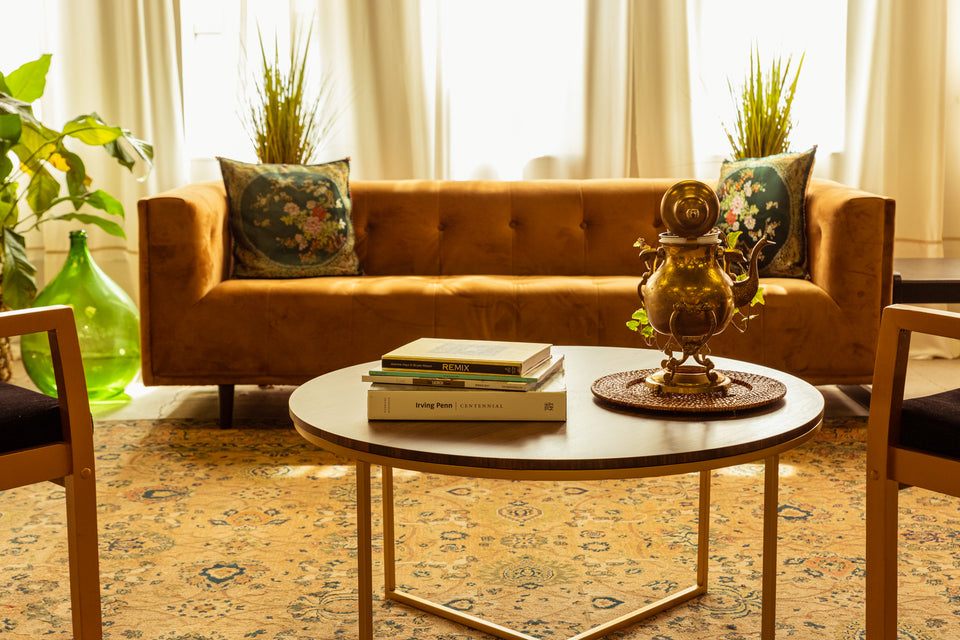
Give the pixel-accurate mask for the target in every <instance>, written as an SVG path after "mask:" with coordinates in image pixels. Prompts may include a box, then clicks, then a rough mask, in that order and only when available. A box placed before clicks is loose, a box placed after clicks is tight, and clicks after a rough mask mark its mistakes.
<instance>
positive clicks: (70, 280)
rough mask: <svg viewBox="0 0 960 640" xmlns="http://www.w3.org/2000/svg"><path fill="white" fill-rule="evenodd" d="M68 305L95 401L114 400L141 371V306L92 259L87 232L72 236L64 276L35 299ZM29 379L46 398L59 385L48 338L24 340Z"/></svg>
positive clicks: (34, 336) (37, 304) (22, 348)
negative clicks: (71, 310)
mask: <svg viewBox="0 0 960 640" xmlns="http://www.w3.org/2000/svg"><path fill="white" fill-rule="evenodd" d="M51 304H65V305H69V306H70V307H72V308H73V315H74V317H75V318H76V321H77V336H78V338H79V340H80V355H81V357H82V358H83V373H84V376H85V377H86V380H87V394H88V396H89V398H90V401H91V402H97V401H111V400H112V401H116V400H118V399H120V398H118V396H121V395H122V394H123V391H124V388H125V387H126V386H127V385H128V384H129V383H130V382H132V381H133V379H134V378H135V377H136V375H137V372H138V371H140V321H139V314H138V312H137V307H136V305H134V303H133V300H131V299H130V296H128V295H127V294H126V292H125V291H124V290H123V289H121V288H120V287H119V286H118V285H117V284H116V283H115V282H114V281H113V280H111V279H110V278H109V277H108V276H107V274H105V273H104V272H103V271H102V270H101V269H100V267H98V266H97V264H96V263H95V262H94V261H93V258H91V257H90V251H89V250H88V249H87V234H86V232H85V231H71V232H70V253H69V254H68V255H67V262H66V264H64V265H63V269H61V270H60V273H58V274H57V276H56V277H55V278H54V279H53V280H52V281H51V282H50V284H48V285H47V286H46V288H44V290H43V291H41V292H40V294H39V295H37V298H36V300H35V301H34V303H33V306H35V307H42V306H46V305H51ZM20 352H21V355H22V356H23V365H24V368H25V369H26V370H27V375H29V376H30V379H31V380H33V382H34V384H36V385H37V387H38V388H39V389H40V390H41V391H42V392H43V393H45V394H47V395H51V396H55V395H56V394H57V385H56V380H55V378H54V373H53V364H52V363H51V360H50V343H49V342H48V340H47V336H46V334H37V333H34V334H30V335H26V336H23V337H22V338H21V339H20Z"/></svg>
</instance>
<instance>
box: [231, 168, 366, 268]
mask: <svg viewBox="0 0 960 640" xmlns="http://www.w3.org/2000/svg"><path fill="white" fill-rule="evenodd" d="M217 159H218V160H219V161H220V172H221V174H222V175H223V183H224V186H225V187H226V190H227V203H228V205H229V219H230V230H231V233H232V234H233V257H234V265H233V275H234V276H235V277H239V278H301V277H309V276H352V275H358V274H359V273H360V264H359V260H358V259H357V255H356V253H355V252H354V243H355V238H354V232H353V221H352V218H351V210H352V205H351V201H350V184H349V180H350V162H349V159H344V160H337V161H335V162H328V163H325V164H317V165H294V164H249V163H246V162H238V161H236V160H228V159H226V158H217Z"/></svg>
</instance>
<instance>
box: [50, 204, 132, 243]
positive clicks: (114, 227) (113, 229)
mask: <svg viewBox="0 0 960 640" xmlns="http://www.w3.org/2000/svg"><path fill="white" fill-rule="evenodd" d="M91 204H92V203H91ZM50 220H76V221H77V222H82V223H83V224H93V225H96V226H98V227H100V228H101V229H103V230H104V231H106V232H107V233H109V234H110V235H112V236H116V237H118V238H123V239H124V240H126V238H127V234H126V233H125V232H124V230H123V227H121V226H120V225H119V224H117V223H116V222H114V221H113V220H107V219H106V218H101V217H100V216H98V215H94V214H90V213H65V214H63V215H60V216H52V217H51V218H50Z"/></svg>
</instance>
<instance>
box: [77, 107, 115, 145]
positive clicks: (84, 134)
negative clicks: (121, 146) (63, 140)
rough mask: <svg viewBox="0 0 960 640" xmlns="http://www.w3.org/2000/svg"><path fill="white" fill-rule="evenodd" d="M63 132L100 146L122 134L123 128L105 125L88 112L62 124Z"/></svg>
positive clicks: (81, 140) (86, 142)
mask: <svg viewBox="0 0 960 640" xmlns="http://www.w3.org/2000/svg"><path fill="white" fill-rule="evenodd" d="M63 133H64V135H68V136H70V137H71V138H76V139H77V140H79V141H80V142H83V143H84V144H89V145H92V146H101V145H105V144H107V143H109V142H113V141H114V140H116V139H117V138H119V137H120V136H122V135H123V130H122V129H121V128H120V127H111V126H109V125H106V124H104V123H103V122H102V121H101V120H100V119H99V118H96V117H94V116H93V115H90V114H88V115H85V116H78V117H76V118H74V119H73V120H71V121H70V122H68V123H67V124H65V125H63Z"/></svg>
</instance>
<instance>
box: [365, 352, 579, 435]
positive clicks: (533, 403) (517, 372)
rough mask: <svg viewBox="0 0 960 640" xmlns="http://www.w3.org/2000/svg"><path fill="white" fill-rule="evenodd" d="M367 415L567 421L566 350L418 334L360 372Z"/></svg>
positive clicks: (435, 418)
mask: <svg viewBox="0 0 960 640" xmlns="http://www.w3.org/2000/svg"><path fill="white" fill-rule="evenodd" d="M363 380H364V382H370V383H372V384H371V385H370V388H369V390H368V391H367V418H368V419H370V420H561V421H562V420H566V419H567V388H566V385H565V383H564V379H563V355H562V354H554V353H551V345H550V344H546V343H540V342H498V341H493V340H452V339H444V338H420V339H418V340H414V341H413V342H409V343H407V344H405V345H403V346H402V347H399V348H397V349H394V350H393V351H391V352H389V353H386V354H384V355H383V356H382V357H381V359H380V368H379V369H373V370H371V371H369V372H368V373H367V374H364V376H363Z"/></svg>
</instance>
